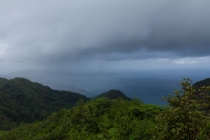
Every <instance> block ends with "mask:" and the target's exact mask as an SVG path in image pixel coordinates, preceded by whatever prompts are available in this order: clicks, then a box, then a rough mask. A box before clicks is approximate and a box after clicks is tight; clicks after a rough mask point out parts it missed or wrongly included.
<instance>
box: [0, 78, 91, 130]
mask: <svg viewBox="0 0 210 140" xmlns="http://www.w3.org/2000/svg"><path fill="white" fill-rule="evenodd" d="M80 99H82V100H84V101H86V100H89V98H87V97H86V96H84V95H81V94H78V93H73V92H69V91H58V90H52V89H51V88H49V87H47V86H43V85H41V84H39V83H34V82H31V81H29V80H27V79H24V78H15V79H11V80H7V79H4V78H0V123H1V125H0V129H1V130H8V129H11V128H14V127H15V126H18V125H20V124H24V123H30V122H33V121H37V120H43V119H45V118H46V117H47V116H49V115H50V114H51V113H52V112H55V111H58V110H59V109H61V108H71V107H73V106H74V105H75V103H76V102H77V101H79V100H80Z"/></svg>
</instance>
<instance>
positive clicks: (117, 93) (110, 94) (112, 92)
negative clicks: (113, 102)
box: [96, 90, 132, 101]
mask: <svg viewBox="0 0 210 140" xmlns="http://www.w3.org/2000/svg"><path fill="white" fill-rule="evenodd" d="M100 97H107V98H109V99H117V98H122V99H124V100H128V101H131V100H132V99H131V98H129V97H127V96H126V95H125V94H123V93H122V92H121V91H119V90H110V91H108V92H105V93H102V94H100V95H98V96H97V97H96V98H100Z"/></svg>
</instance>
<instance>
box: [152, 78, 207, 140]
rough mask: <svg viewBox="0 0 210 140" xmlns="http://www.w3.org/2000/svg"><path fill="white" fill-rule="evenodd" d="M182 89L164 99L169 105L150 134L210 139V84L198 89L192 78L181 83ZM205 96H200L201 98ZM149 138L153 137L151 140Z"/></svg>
mask: <svg viewBox="0 0 210 140" xmlns="http://www.w3.org/2000/svg"><path fill="white" fill-rule="evenodd" d="M181 85H182V90H177V91H175V92H174V94H175V95H174V96H172V95H169V96H168V97H165V98H164V99H165V100H166V101H168V103H169V105H170V107H169V108H167V109H166V110H165V111H163V112H162V113H161V114H159V115H158V116H157V118H156V119H157V123H158V125H157V126H156V128H155V129H154V130H153V131H151V132H150V133H152V134H154V135H153V137H152V138H153V139H156V140H157V139H160V140H167V139H171V140H173V139H174V140H175V139H179V140H182V139H183V140H197V139H200V140H203V139H210V117H209V104H210V102H209V94H206V93H209V91H210V87H202V88H200V89H198V91H199V93H197V92H196V89H195V88H194V87H192V86H191V80H190V79H184V80H183V81H182V82H181ZM201 96H202V97H203V98H200V97H201ZM152 138H150V139H152Z"/></svg>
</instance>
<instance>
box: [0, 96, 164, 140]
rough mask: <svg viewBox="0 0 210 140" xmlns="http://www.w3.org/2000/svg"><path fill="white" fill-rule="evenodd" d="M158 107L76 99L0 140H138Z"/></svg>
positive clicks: (6, 134) (105, 99)
mask: <svg viewBox="0 0 210 140" xmlns="http://www.w3.org/2000/svg"><path fill="white" fill-rule="evenodd" d="M161 110H162V109H161V108H159V107H157V106H155V105H145V104H142V102H140V101H137V100H135V101H125V100H122V99H117V100H110V99H108V98H98V99H94V100H91V101H88V102H86V103H84V102H82V103H81V101H80V103H78V105H77V106H76V107H74V108H72V109H69V110H66V109H62V110H60V111H58V112H56V113H53V114H52V115H51V116H49V117H48V118H47V119H46V120H44V121H42V122H37V123H33V124H29V125H25V126H22V127H20V128H17V129H13V130H12V131H10V132H7V133H4V134H2V136H0V139H1V140H10V139H11V140H13V139H16V140H20V139H32V140H33V139H48V140H55V139H62V140H65V139H66V140H68V139H71V140H80V139H86V140H94V139H95V140H98V139H101V140H105V139H109V140H129V139H132V140H138V139H143V138H144V137H145V133H146V131H147V130H148V129H151V128H152V127H153V126H154V125H155V124H154V120H155V116H156V115H157V114H158V113H159V112H161Z"/></svg>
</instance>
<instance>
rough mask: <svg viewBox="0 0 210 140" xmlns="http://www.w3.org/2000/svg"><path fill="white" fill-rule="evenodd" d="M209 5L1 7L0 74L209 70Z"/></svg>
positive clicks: (167, 0)
mask: <svg viewBox="0 0 210 140" xmlns="http://www.w3.org/2000/svg"><path fill="white" fill-rule="evenodd" d="M209 5H210V1H209V0H199V1H198V0H191V1H189V0H176V1H172V0H114V1H113V0H60V1H58V0H35V1H29V0H18V1H14V0H6V1H5V0H0V68H1V69H0V74H5V73H8V72H12V71H16V70H23V69H53V70H72V71H122V70H131V71H132V70H137V71H138V70H164V69H198V68H200V69H208V67H209V64H210V47H209V46H210V17H209V13H210V8H209Z"/></svg>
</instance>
